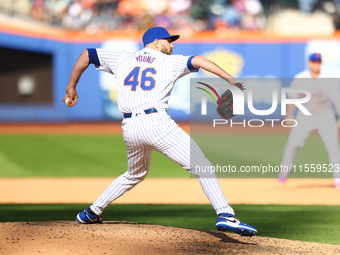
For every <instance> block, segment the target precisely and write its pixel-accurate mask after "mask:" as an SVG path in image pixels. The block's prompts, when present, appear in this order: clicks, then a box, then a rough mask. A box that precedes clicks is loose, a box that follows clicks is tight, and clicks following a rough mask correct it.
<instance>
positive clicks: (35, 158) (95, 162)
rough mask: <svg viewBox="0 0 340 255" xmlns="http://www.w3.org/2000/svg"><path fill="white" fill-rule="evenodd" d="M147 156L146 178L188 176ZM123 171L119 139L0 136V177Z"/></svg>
mask: <svg viewBox="0 0 340 255" xmlns="http://www.w3.org/2000/svg"><path fill="white" fill-rule="evenodd" d="M151 157H152V160H151V168H150V173H149V176H152V177H159V176H167V177H175V176H176V177H187V176H188V173H187V171H185V170H184V169H182V168H181V167H180V166H179V165H177V164H176V163H174V162H172V161H171V160H169V159H168V158H166V157H165V156H163V155H161V154H160V153H156V152H154V153H153V154H152V156H151ZM126 170H127V154H126V145H125V143H124V140H123V138H122V136H109V135H102V136H99V135H96V136H82V135H79V136H67V135H6V136H4V135H0V177H34V176H39V177H82V176H83V177H91V176H98V177H112V176H119V175H120V174H122V173H124V172H125V171H126Z"/></svg>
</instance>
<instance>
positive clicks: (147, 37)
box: [143, 27, 179, 46]
mask: <svg viewBox="0 0 340 255" xmlns="http://www.w3.org/2000/svg"><path fill="white" fill-rule="evenodd" d="M168 38H171V42H173V41H176V40H177V39H178V38H179V35H170V34H169V32H168V31H167V30H166V29H165V28H164V27H153V28H150V29H148V30H147V31H146V32H145V33H144V35H143V43H144V46H145V45H147V44H149V43H152V42H153V41H154V40H156V39H158V40H160V39H168Z"/></svg>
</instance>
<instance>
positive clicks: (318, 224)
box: [0, 204, 340, 245]
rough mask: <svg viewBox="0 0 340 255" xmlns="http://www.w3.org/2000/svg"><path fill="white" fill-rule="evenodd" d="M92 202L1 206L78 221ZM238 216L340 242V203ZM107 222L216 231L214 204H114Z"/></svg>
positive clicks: (263, 232) (264, 228)
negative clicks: (87, 203)
mask: <svg viewBox="0 0 340 255" xmlns="http://www.w3.org/2000/svg"><path fill="white" fill-rule="evenodd" d="M88 206H89V205H83V204H53V205H6V204H2V205H0V213H1V217H0V221H2V222H14V221H57V220H71V221H73V220H75V216H76V215H77V213H78V212H80V211H81V210H84V209H85V208H86V207H88ZM232 206H233V208H234V209H235V212H236V217H237V218H239V219H240V220H241V221H243V222H245V223H247V224H249V225H252V226H254V227H256V229H257V230H258V235H259V236H268V237H276V238H283V239H290V240H300V241H308V242H318V243H328V244H336V245H340V239H339V236H340V228H339V226H340V217H339V211H340V206H320V205H232ZM103 220H104V223H105V221H112V220H115V221H131V222H138V223H148V224H159V225H165V226H173V227H181V228H190V229H197V230H216V229H215V222H216V216H215V212H214V210H213V209H212V207H211V206H210V205H154V204H152V205H144V204H131V205H126V204H114V205H110V206H109V207H107V208H106V210H105V212H104V213H103Z"/></svg>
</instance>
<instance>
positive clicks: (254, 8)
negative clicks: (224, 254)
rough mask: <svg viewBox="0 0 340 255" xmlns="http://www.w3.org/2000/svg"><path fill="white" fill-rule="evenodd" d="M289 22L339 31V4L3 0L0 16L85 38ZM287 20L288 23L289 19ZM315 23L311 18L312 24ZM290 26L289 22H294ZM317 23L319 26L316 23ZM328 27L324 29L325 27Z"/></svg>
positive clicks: (313, 0) (301, 0)
mask: <svg viewBox="0 0 340 255" xmlns="http://www.w3.org/2000/svg"><path fill="white" fill-rule="evenodd" d="M287 10H290V11H291V13H290V14H289V15H288V16H287V15H286V16H284V17H285V18H282V17H281V19H286V20H287V21H283V23H287V22H293V23H295V24H298V23H299V20H298V18H299V17H300V18H305V19H306V17H307V18H308V15H316V14H318V15H319V16H318V17H321V18H320V22H321V23H322V22H323V21H324V19H327V20H328V21H331V22H328V23H329V24H330V25H331V26H333V27H334V28H335V29H337V28H338V26H339V25H338V23H339V21H338V13H339V10H340V0H2V1H0V13H1V14H2V15H7V16H11V17H16V18H19V19H26V20H31V21H32V22H39V23H45V24H49V25H52V26H57V27H62V28H66V29H71V30H85V31H86V32H87V33H89V34H94V33H96V32H98V31H112V30H145V29H147V28H149V27H151V26H163V27H166V28H167V29H175V30H183V29H184V28H186V29H187V28H190V29H192V30H194V31H206V30H218V29H242V30H266V29H269V28H270V27H271V26H272V24H273V23H275V22H274V21H273V20H274V18H275V17H276V16H280V15H281V16H282V13H283V12H284V11H287ZM289 17H290V18H289ZM315 18H316V17H314V20H315ZM292 20H293V21H292ZM307 22H308V21H307ZM320 22H319V23H320ZM328 23H327V24H328Z"/></svg>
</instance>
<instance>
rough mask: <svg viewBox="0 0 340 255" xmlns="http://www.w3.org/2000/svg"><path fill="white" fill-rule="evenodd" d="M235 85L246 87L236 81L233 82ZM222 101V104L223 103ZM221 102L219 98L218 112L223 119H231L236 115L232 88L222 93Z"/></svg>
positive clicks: (241, 87)
mask: <svg viewBox="0 0 340 255" xmlns="http://www.w3.org/2000/svg"><path fill="white" fill-rule="evenodd" d="M233 85H234V86H236V87H238V88H240V89H242V90H243V89H244V86H243V85H242V84H241V83H239V82H238V83H235V84H233ZM221 102H222V104H221ZM221 102H220V101H219V100H218V105H217V109H216V111H217V113H218V115H220V117H221V118H222V119H226V120H228V119H231V118H232V117H234V116H235V115H234V114H233V108H234V105H233V103H234V102H233V94H232V93H231V92H230V90H229V89H228V90H226V91H224V93H223V94H222V95H221Z"/></svg>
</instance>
